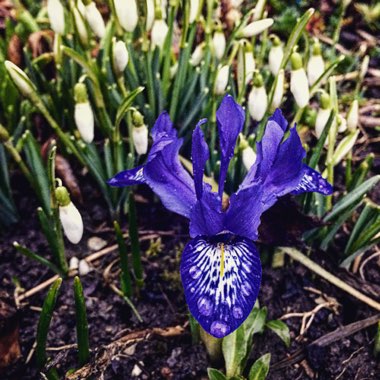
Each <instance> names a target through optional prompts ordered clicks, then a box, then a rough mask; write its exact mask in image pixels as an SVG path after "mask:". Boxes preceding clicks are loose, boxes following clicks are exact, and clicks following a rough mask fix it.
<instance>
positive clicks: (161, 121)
mask: <svg viewBox="0 0 380 380" xmlns="http://www.w3.org/2000/svg"><path fill="white" fill-rule="evenodd" d="M151 135H152V137H153V140H157V139H159V138H160V137H162V136H163V135H166V136H168V137H175V136H177V131H176V130H175V129H174V128H173V123H172V121H171V120H170V116H169V114H168V113H167V112H166V111H164V112H162V113H161V114H160V116H158V118H157V120H156V122H155V123H154V126H153V128H152V131H151Z"/></svg>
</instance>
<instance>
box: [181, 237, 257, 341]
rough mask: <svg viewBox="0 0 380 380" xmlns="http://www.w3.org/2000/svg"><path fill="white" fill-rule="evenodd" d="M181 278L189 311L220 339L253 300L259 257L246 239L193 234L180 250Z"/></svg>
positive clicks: (238, 321)
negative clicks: (194, 235)
mask: <svg viewBox="0 0 380 380" xmlns="http://www.w3.org/2000/svg"><path fill="white" fill-rule="evenodd" d="M222 261H223V264H222ZM181 278H182V283H183V286H184V289H185V297H186V301H187V303H188V305H189V308H190V311H191V313H192V314H193V316H194V317H195V319H196V320H197V321H198V322H199V323H200V324H201V325H202V327H203V328H204V329H205V330H206V331H207V332H208V333H210V334H211V335H213V336H215V337H217V338H221V337H223V336H225V335H228V334H229V333H231V332H232V331H234V330H235V329H237V328H238V327H239V326H240V325H241V324H242V323H243V322H244V320H245V318H246V317H247V316H248V315H249V313H250V311H251V309H252V307H253V305H254V303H255V301H256V298H257V294H258V291H259V287H260V280H261V264H260V258H259V255H258V252H257V250H256V248H255V246H254V245H253V243H252V242H251V241H250V240H248V239H245V238H242V237H236V236H233V235H230V234H224V235H217V236H215V237H212V238H207V237H197V238H195V239H193V240H192V241H191V242H190V243H189V244H188V245H187V246H186V248H185V250H184V252H183V255H182V261H181Z"/></svg>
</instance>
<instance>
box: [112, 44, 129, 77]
mask: <svg viewBox="0 0 380 380" xmlns="http://www.w3.org/2000/svg"><path fill="white" fill-rule="evenodd" d="M112 60H113V67H114V70H115V73H116V75H117V76H120V75H122V74H123V72H124V70H125V68H126V67H127V65H128V60H129V54H128V50H127V47H126V46H125V42H124V41H117V42H116V43H115V44H114V46H113V57H112Z"/></svg>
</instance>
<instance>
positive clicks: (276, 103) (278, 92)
mask: <svg viewBox="0 0 380 380" xmlns="http://www.w3.org/2000/svg"><path fill="white" fill-rule="evenodd" d="M284 85H285V73H284V70H283V69H281V70H280V71H279V73H278V75H277V83H276V87H275V89H274V93H273V99H272V108H278V107H280V105H281V102H282V97H283V96H284Z"/></svg>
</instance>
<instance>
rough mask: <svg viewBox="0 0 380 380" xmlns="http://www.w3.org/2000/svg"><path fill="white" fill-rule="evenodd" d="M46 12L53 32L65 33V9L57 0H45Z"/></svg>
mask: <svg viewBox="0 0 380 380" xmlns="http://www.w3.org/2000/svg"><path fill="white" fill-rule="evenodd" d="M47 14H48V16H49V21H50V26H51V28H52V29H53V30H54V32H55V33H58V34H64V33H65V11H64V8H63V6H62V4H61V2H60V1H59V0H48V1H47Z"/></svg>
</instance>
